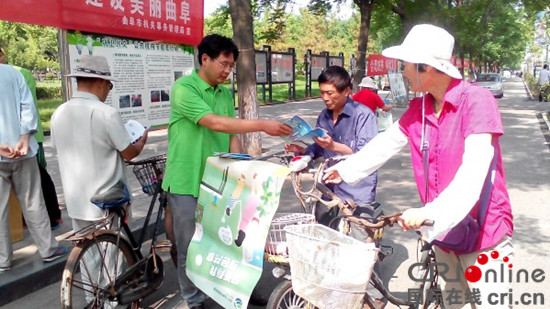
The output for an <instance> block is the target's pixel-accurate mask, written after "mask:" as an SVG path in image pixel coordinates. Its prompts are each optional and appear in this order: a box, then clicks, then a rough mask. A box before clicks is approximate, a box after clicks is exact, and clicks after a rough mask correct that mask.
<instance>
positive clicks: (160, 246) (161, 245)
mask: <svg viewBox="0 0 550 309" xmlns="http://www.w3.org/2000/svg"><path fill="white" fill-rule="evenodd" d="M171 248H172V243H171V242H170V241H169V240H168V239H163V240H159V241H158V242H157V243H156V244H155V249H156V250H158V251H160V252H168V251H170V249H171Z"/></svg>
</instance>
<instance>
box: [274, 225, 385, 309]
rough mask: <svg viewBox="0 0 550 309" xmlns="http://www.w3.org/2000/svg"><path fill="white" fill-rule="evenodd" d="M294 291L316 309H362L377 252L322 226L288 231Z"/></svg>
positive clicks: (372, 247)
mask: <svg viewBox="0 0 550 309" xmlns="http://www.w3.org/2000/svg"><path fill="white" fill-rule="evenodd" d="M285 231H286V237H287V243H288V252H289V263H290V269H291V274H292V288H293V290H294V292H295V293H296V294H298V295H299V296H301V297H302V298H304V299H306V300H308V301H309V302H311V303H312V304H314V305H315V306H317V307H319V308H321V309H324V308H361V306H362V304H363V295H364V294H365V293H366V289H367V284H368V283H369V279H370V276H371V274H372V269H373V267H374V264H375V263H376V259H377V256H378V254H377V252H378V249H377V248H376V247H375V245H374V243H364V242H361V241H359V240H356V239H353V238H351V237H348V236H346V235H344V234H342V233H339V232H337V231H335V230H333V229H330V228H328V227H326V226H324V225H320V224H303V225H291V226H287V227H286V228H285Z"/></svg>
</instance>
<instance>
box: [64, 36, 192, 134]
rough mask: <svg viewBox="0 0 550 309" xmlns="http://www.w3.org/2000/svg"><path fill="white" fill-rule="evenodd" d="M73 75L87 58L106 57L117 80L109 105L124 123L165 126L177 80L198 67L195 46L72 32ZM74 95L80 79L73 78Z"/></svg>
mask: <svg viewBox="0 0 550 309" xmlns="http://www.w3.org/2000/svg"><path fill="white" fill-rule="evenodd" d="M67 41H68V45H69V46H68V50H69V58H70V60H69V68H70V71H71V72H72V73H74V72H75V70H76V68H77V67H78V66H79V62H80V58H81V57H82V56H83V55H94V56H105V57H106V58H107V61H108V63H109V68H110V69H111V74H112V75H113V77H114V78H115V79H116V81H113V86H114V87H113V89H112V90H111V92H110V93H109V96H108V97H107V100H106V101H105V104H107V105H110V106H112V107H114V108H116V109H118V111H119V113H120V116H121V118H122V121H124V122H127V121H128V120H135V121H138V122H139V123H141V124H142V125H144V126H145V127H148V128H149V127H152V126H153V127H154V126H160V125H165V124H167V123H168V121H169V119H170V90H171V89H172V85H173V84H174V81H175V80H176V79H178V78H180V77H181V76H185V75H189V74H191V72H192V71H193V68H194V56H193V47H191V46H186V45H180V44H170V43H162V42H152V41H145V40H139V39H131V38H123V37H113V36H106V35H101V34H91V33H82V32H79V31H68V33H67ZM70 85H71V86H72V89H73V93H74V91H76V79H75V78H71V84H70Z"/></svg>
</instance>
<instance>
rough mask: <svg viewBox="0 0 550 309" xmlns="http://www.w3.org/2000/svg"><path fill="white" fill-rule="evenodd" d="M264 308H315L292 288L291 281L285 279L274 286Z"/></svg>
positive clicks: (315, 308)
mask: <svg viewBox="0 0 550 309" xmlns="http://www.w3.org/2000/svg"><path fill="white" fill-rule="evenodd" d="M265 308H266V309H299V308H304V309H317V307H315V306H314V305H313V304H311V303H310V302H308V301H307V300H305V299H303V298H301V297H300V296H298V295H296V294H295V293H294V290H292V282H291V281H288V280H285V281H283V282H281V283H279V285H277V286H276V287H275V289H274V290H273V292H272V293H271V295H270V296H269V301H268V302H267V306H266V307H265Z"/></svg>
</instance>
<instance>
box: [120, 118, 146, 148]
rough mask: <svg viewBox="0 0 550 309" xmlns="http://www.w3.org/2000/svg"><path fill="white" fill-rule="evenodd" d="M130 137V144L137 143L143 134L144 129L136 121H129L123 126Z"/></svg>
mask: <svg viewBox="0 0 550 309" xmlns="http://www.w3.org/2000/svg"><path fill="white" fill-rule="evenodd" d="M124 127H125V128H126V131H127V132H128V134H130V137H132V144H133V143H135V142H137V141H138V140H139V139H140V138H141V137H142V136H143V133H145V130H146V128H145V127H144V126H143V125H142V124H141V123H139V122H138V121H136V120H133V119H130V120H128V122H126V124H125V125H124Z"/></svg>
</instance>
